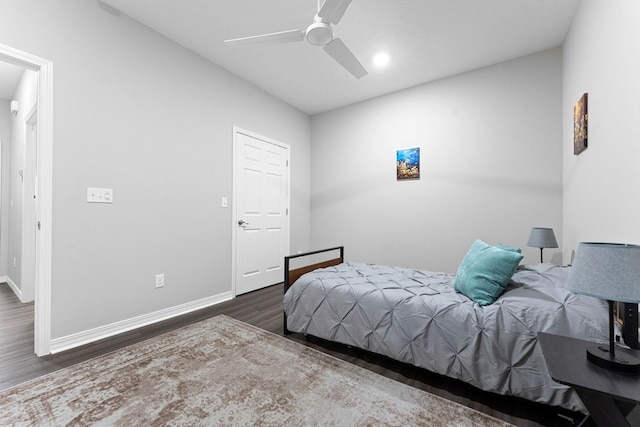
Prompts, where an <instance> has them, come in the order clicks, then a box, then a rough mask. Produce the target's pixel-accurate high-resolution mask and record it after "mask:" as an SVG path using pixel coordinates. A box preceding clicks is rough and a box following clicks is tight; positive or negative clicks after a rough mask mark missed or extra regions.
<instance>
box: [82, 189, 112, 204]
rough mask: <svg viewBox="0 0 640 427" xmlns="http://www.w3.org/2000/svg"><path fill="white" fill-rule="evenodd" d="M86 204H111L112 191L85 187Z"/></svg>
mask: <svg viewBox="0 0 640 427" xmlns="http://www.w3.org/2000/svg"><path fill="white" fill-rule="evenodd" d="M87 202H89V203H113V189H111V188H96V187H87Z"/></svg>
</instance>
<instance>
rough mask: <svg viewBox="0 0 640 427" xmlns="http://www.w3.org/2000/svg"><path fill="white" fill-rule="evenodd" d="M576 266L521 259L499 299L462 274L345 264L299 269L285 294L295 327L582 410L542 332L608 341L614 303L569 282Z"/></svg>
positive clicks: (505, 392) (501, 390) (505, 391)
mask: <svg viewBox="0 0 640 427" xmlns="http://www.w3.org/2000/svg"><path fill="white" fill-rule="evenodd" d="M569 269H570V267H558V266H554V265H551V264H537V265H532V266H524V267H520V268H519V269H518V270H517V271H516V273H515V274H514V275H513V277H512V279H511V281H510V283H509V285H508V287H507V289H506V290H505V292H504V293H503V294H502V295H501V296H500V297H499V298H498V300H497V301H496V302H494V303H493V304H491V305H487V306H480V305H478V304H476V303H474V302H473V301H471V300H470V299H469V298H467V297H466V296H464V295H463V294H460V293H458V292H456V291H455V290H454V288H453V284H454V280H455V275H451V274H445V273H437V272H429V271H420V270H412V269H406V268H399V267H390V266H381V265H373V264H365V263H352V262H347V263H342V264H339V265H336V266H333V267H328V268H323V269H318V270H315V271H313V272H311V273H307V274H305V275H303V276H302V277H300V279H298V280H297V281H296V282H295V284H294V285H293V286H292V287H291V288H290V289H289V290H288V291H287V293H286V294H285V296H284V310H285V313H286V315H287V326H288V328H289V330H290V331H293V332H300V333H304V334H309V335H312V336H316V337H319V338H323V339H326V340H330V341H335V342H339V343H343V344H347V345H350V346H355V347H358V348H361V349H364V350H368V351H372V352H375V353H378V354H381V355H384V356H388V357H390V358H392V359H396V360H399V361H402V362H406V363H410V364H413V365H415V366H418V367H420V368H424V369H427V370H429V371H432V372H435V373H438V374H442V375H446V376H448V377H451V378H455V379H458V380H462V381H464V382H467V383H469V384H472V385H473V386H475V387H477V388H480V389H482V390H486V391H490V392H495V393H499V394H503V395H513V396H518V397H522V398H525V399H528V400H531V401H535V402H541V403H545V404H550V405H555V406H561V407H564V408H567V409H570V410H579V411H583V412H584V410H585V409H584V406H583V405H582V402H581V401H580V399H579V398H578V397H577V395H576V394H575V392H573V390H571V389H570V388H569V387H566V386H563V385H560V384H558V383H556V382H555V381H553V380H552V379H551V377H550V375H549V373H548V370H547V368H546V364H545V361H544V358H543V355H542V351H541V349H540V347H539V345H538V342H537V333H538V332H548V333H553V334H558V335H564V336H570V337H577V338H582V339H589V340H593V341H597V342H602V343H606V342H608V306H607V305H606V303H605V302H604V301H602V300H599V299H595V298H591V297H588V296H584V295H577V294H574V293H572V292H570V291H567V290H565V289H564V283H565V282H566V279H567V276H568V274H569Z"/></svg>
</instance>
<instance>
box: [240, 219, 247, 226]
mask: <svg viewBox="0 0 640 427" xmlns="http://www.w3.org/2000/svg"><path fill="white" fill-rule="evenodd" d="M238 225H249V223H248V222H246V221H243V220H240V221H238Z"/></svg>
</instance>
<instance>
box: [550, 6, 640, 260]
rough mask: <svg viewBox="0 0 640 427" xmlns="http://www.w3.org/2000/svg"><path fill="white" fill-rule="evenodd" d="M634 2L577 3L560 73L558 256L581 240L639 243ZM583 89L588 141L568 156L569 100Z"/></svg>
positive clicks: (638, 60) (639, 107) (639, 98)
mask: <svg viewBox="0 0 640 427" xmlns="http://www.w3.org/2000/svg"><path fill="white" fill-rule="evenodd" d="M639 16H640V2H638V1H635V0H620V1H617V2H615V3H611V2H602V1H597V0H583V1H582V2H581V3H580V6H579V9H578V12H577V14H576V17H575V19H574V22H573V25H572V27H571V31H570V32H569V35H568V36H567V41H566V45H565V49H564V77H563V109H562V113H563V122H564V130H563V144H562V145H563V161H564V174H563V175H564V178H563V183H564V203H563V206H564V209H563V211H564V220H563V221H564V227H563V229H564V239H563V240H564V243H565V245H564V260H565V262H570V261H571V259H572V256H573V252H574V251H575V249H576V246H577V244H578V243H579V242H581V241H604V242H620V243H635V244H640V222H639V220H638V219H639V218H640V197H638V195H639V194H640V161H639V159H640V120H639V119H638V118H639V117H640V80H639V78H638V76H640V51H639V49H638V40H640V26H639V25H638V17H639ZM585 92H587V93H589V144H588V148H587V149H586V150H585V151H583V152H582V153H581V154H580V155H578V156H575V155H573V105H574V104H575V103H576V102H577V101H578V99H579V98H580V97H581V96H582V94H583V93H585Z"/></svg>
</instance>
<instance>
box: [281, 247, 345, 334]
mask: <svg viewBox="0 0 640 427" xmlns="http://www.w3.org/2000/svg"><path fill="white" fill-rule="evenodd" d="M335 251H340V255H339V256H338V257H337V258H332V259H329V260H326V261H320V262H315V263H313V264H306V265H304V266H302V267H298V268H295V269H293V270H291V269H290V263H289V261H290V260H292V259H296V258H305V257H311V256H313V255H319V254H323V253H326V252H335ZM343 262H344V246H336V247H334V248H329V249H321V250H318V251H311V252H304V253H301V254H296V255H289V256H286V257H284V293H285V294H286V293H287V290H289V288H290V287H291V286H292V285H293V284H294V283H295V281H296V280H298V278H299V277H300V276H302V275H303V274H305V273H309V272H310V271H313V270H315V269H317V268H325V267H331V266H332V265H338V264H341V263H343ZM283 331H284V334H285V335H289V334H290V332H289V329H288V328H287V315H286V313H284V325H283Z"/></svg>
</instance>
